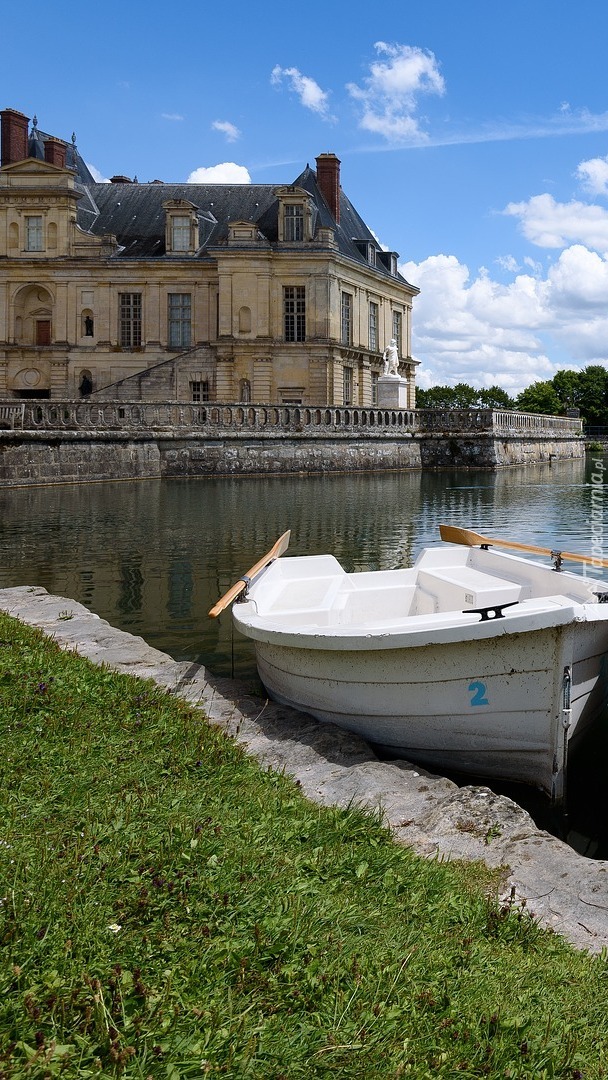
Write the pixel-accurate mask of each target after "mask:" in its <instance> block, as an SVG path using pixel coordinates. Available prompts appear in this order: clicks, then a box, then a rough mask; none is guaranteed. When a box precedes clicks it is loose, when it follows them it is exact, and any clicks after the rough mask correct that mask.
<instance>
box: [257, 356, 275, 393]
mask: <svg viewBox="0 0 608 1080" xmlns="http://www.w3.org/2000/svg"><path fill="white" fill-rule="evenodd" d="M252 394H253V401H254V402H256V403H267V402H271V401H272V360H271V359H270V357H269V356H259V357H256V358H255V360H254V361H253V387H252Z"/></svg>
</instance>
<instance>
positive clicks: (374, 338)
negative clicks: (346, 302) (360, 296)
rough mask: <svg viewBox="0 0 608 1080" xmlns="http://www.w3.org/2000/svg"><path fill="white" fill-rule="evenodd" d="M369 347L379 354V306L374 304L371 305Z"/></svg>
mask: <svg viewBox="0 0 608 1080" xmlns="http://www.w3.org/2000/svg"><path fill="white" fill-rule="evenodd" d="M369 347H370V349H371V351H372V352H378V305H377V304H374V303H373V302H370V305H369Z"/></svg>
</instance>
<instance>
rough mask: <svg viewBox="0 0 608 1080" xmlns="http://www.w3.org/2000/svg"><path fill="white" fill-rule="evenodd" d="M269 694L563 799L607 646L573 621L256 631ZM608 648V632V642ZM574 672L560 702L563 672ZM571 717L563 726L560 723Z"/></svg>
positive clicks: (393, 752) (596, 696)
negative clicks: (308, 638)
mask: <svg viewBox="0 0 608 1080" xmlns="http://www.w3.org/2000/svg"><path fill="white" fill-rule="evenodd" d="M255 644H256V656H257V664H258V670H259V674H260V678H261V680H262V682H263V684H264V686H265V687H266V689H267V691H268V693H269V695H270V696H271V697H273V698H274V699H275V700H277V701H279V702H282V703H283V704H286V705H291V706H293V707H294V708H297V709H299V710H300V711H303V712H306V713H309V714H310V715H312V716H314V717H315V718H316V719H318V720H321V721H325V722H330V723H334V724H337V725H338V726H340V727H342V728H345V729H347V730H348V731H352V732H354V733H356V734H357V735H360V736H361V737H362V738H364V739H365V740H367V741H368V742H372V743H374V745H376V746H378V747H379V748H381V749H382V750H383V751H384V752H385V753H386V754H387V755H390V756H393V757H401V758H406V759H407V760H409V761H413V762H417V763H420V764H422V765H425V766H427V767H429V768H431V769H438V770H446V771H457V772H462V773H467V774H477V775H481V776H486V777H497V778H498V777H500V778H506V779H511V780H518V781H522V782H524V783H528V784H533V785H535V786H538V787H540V788H542V789H543V790H544V791H546V792H547V793H548V794H549V795H551V796H552V797H553V798H559V797H560V795H561V789H562V784H563V772H564V765H565V757H566V747H567V743H568V740H569V738H570V736H573V735H574V734H575V733H576V736H577V737H580V735H581V733H582V731H583V729H584V728H586V727H587V726H589V724H590V723H591V722H592V721H593V718H594V716H595V715H597V714H598V712H599V711H600V710H601V708H602V706H603V700H602V695H601V693H598V692H597V691H598V676H599V673H600V664H601V652H596V651H595V647H594V646H593V654H592V655H588V656H582V655H575V654H577V652H578V650H577V649H576V648H575V641H574V628H573V627H572V626H568V625H567V626H560V627H552V628H548V629H545V630H537V631H534V632H533V634H521V633H518V634H508V635H504V636H501V637H500V638H496V639H489V640H486V641H484V642H479V641H468V642H459V643H453V644H442V645H441V646H433V645H427V646H421V647H420V648H416V649H408V648H404V649H386V648H385V649H381V650H371V651H363V652H353V651H332V652H331V653H324V652H321V651H319V650H317V649H306V648H293V647H289V646H281V645H276V644H272V643H267V642H261V641H256V643H255ZM604 646H605V647H606V646H608V642H605V643H604ZM566 670H567V671H568V674H569V676H570V679H571V685H570V693H571V710H565V708H564V706H565V705H566V704H567V700H566V698H565V687H564V674H565V671H566ZM565 722H567V723H568V725H569V726H568V728H566V727H565Z"/></svg>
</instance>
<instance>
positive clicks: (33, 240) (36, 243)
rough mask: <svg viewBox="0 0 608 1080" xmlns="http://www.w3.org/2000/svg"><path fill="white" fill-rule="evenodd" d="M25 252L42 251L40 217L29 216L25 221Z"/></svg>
mask: <svg viewBox="0 0 608 1080" xmlns="http://www.w3.org/2000/svg"><path fill="white" fill-rule="evenodd" d="M25 250H26V251H43V250H44V249H43V246H42V216H41V215H39V214H36V215H31V216H28V217H26V219H25Z"/></svg>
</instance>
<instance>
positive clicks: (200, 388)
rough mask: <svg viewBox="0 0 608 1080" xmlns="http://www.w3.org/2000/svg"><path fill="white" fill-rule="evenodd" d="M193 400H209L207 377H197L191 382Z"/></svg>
mask: <svg viewBox="0 0 608 1080" xmlns="http://www.w3.org/2000/svg"><path fill="white" fill-rule="evenodd" d="M190 394H191V396H192V401H209V382H208V380H207V379H195V380H194V381H193V382H191V383H190Z"/></svg>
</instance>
